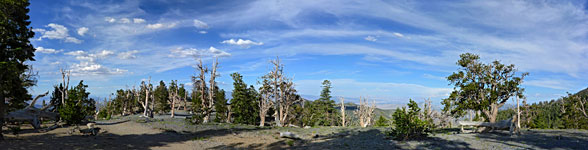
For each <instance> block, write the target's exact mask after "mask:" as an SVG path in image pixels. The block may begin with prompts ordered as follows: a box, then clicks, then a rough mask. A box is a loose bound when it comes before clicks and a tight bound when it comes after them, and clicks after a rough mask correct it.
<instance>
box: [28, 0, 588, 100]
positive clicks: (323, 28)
mask: <svg viewBox="0 0 588 150" xmlns="http://www.w3.org/2000/svg"><path fill="white" fill-rule="evenodd" d="M587 5H588V4H587V2H586V1H421V2H419V1H377V0H373V1H372V0H367V1H355V0H352V1H346V0H341V1H336V2H333V1H322V0H310V1H283V0H278V1H272V0H270V1H264V0H262V1H159V0H154V1H135V0H126V1H124V0H123V1H118V0H116V1H111V2H103V1H100V2H95V1H77V0H65V1H44V0H33V1H32V2H31V6H30V9H31V12H30V13H29V15H30V16H31V19H30V20H31V21H32V25H31V26H32V27H33V29H34V31H35V33H36V35H35V38H34V39H32V43H33V45H34V46H35V47H36V48H37V51H36V53H35V54H36V56H35V59H36V61H34V62H31V64H32V65H33V66H34V69H35V71H38V73H39V76H38V79H39V82H38V85H37V86H36V87H33V88H32V89H31V92H32V93H34V94H38V93H43V92H45V91H48V90H52V86H53V85H56V84H58V83H59V82H60V81H61V76H60V74H59V68H60V67H65V68H69V69H71V70H72V74H73V75H74V76H73V77H72V81H71V83H70V85H77V83H78V82H79V80H84V82H85V83H86V84H88V85H89V90H90V92H91V93H92V94H91V95H92V96H93V97H106V96H107V95H108V94H109V93H112V92H115V90H116V89H120V88H126V87H132V86H133V85H138V84H139V83H140V82H141V80H145V79H147V78H149V77H151V78H152V82H158V81H160V80H164V81H165V82H170V80H178V81H179V82H180V83H185V84H187V85H190V76H191V75H194V73H195V71H194V68H193V66H194V65H195V64H196V59H197V58H202V60H203V61H204V62H205V64H207V65H210V64H211V62H212V58H213V57H218V58H219V61H220V68H219V72H220V74H221V77H220V78H219V79H218V82H219V84H220V87H221V88H223V89H225V90H227V91H231V90H232V80H231V78H230V76H229V74H230V73H233V72H239V73H241V74H242V75H243V76H244V80H245V81H246V83H248V84H256V81H257V80H258V79H259V77H260V76H262V75H263V74H265V73H267V72H268V70H269V68H270V66H269V60H270V59H274V58H275V57H276V56H279V57H280V58H281V59H282V60H283V63H284V64H285V72H286V74H287V75H288V76H290V77H294V80H295V83H296V88H297V89H298V91H299V92H300V94H302V95H305V96H307V97H312V96H318V95H319V93H320V89H321V87H320V85H321V81H322V80H324V79H328V80H331V81H332V84H333V93H332V94H333V95H335V96H343V97H348V98H352V99H353V98H357V97H359V96H363V97H369V98H371V99H374V100H376V102H377V103H378V105H381V106H384V105H387V104H404V103H406V102H408V99H409V98H412V99H416V100H418V101H422V100H423V99H424V98H431V99H432V100H434V102H439V100H440V99H442V98H445V97H446V96H447V94H448V93H449V92H450V91H451V89H452V87H451V86H449V85H448V83H449V82H447V81H446V80H445V77H447V76H448V75H450V74H451V73H452V72H454V71H456V70H457V69H458V68H457V66H456V65H455V62H456V61H457V59H458V58H459V54H461V53H465V52H471V53H476V54H479V55H480V56H481V57H482V60H483V61H485V62H490V61H493V60H500V61H501V62H503V63H507V64H515V65H516V66H517V68H518V69H519V70H520V71H524V72H530V76H528V78H527V79H526V80H525V83H524V85H523V87H525V88H526V93H525V94H526V95H527V97H528V100H529V101H531V102H536V101H542V100H549V99H553V98H558V97H560V96H562V95H564V94H565V93H566V92H577V91H579V90H581V89H583V88H586V87H587V86H588V8H587Z"/></svg>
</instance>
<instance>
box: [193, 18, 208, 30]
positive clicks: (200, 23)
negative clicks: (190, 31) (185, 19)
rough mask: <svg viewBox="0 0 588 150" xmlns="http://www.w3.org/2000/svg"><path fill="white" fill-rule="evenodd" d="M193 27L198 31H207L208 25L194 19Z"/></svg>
mask: <svg viewBox="0 0 588 150" xmlns="http://www.w3.org/2000/svg"><path fill="white" fill-rule="evenodd" d="M194 26H195V27H196V28H198V29H208V24H206V23H205V22H203V21H200V20H198V19H194Z"/></svg>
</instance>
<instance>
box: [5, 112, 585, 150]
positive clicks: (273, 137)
mask: <svg viewBox="0 0 588 150" xmlns="http://www.w3.org/2000/svg"><path fill="white" fill-rule="evenodd" d="M96 126H97V127H99V128H101V131H100V133H99V134H98V135H96V136H88V135H82V134H80V133H79V132H77V131H75V132H72V129H74V127H71V126H70V127H62V128H57V129H54V130H51V131H47V132H42V131H40V130H33V129H32V128H31V127H29V126H23V127H22V128H23V130H22V131H21V132H20V134H18V136H17V135H13V134H12V133H9V132H8V131H7V129H6V128H5V129H4V131H5V132H4V135H5V138H6V139H7V140H5V141H1V142H0V149H586V147H588V131H585V130H524V131H523V134H522V135H519V136H510V135H508V133H507V132H495V133H485V134H476V133H472V134H457V133H455V131H456V130H451V129H449V130H443V131H438V132H436V134H434V135H432V136H431V137H430V138H428V139H426V140H421V141H408V142H400V141H395V140H391V139H390V138H389V137H386V136H385V135H384V134H383V131H385V130H387V128H342V127H318V128H310V129H304V128H270V127H256V126H248V125H235V124H206V125H191V124H189V123H187V122H185V121H184V119H180V118H174V119H171V118H160V119H145V118H139V117H137V116H130V117H124V118H119V119H114V120H108V121H98V122H97V125H96ZM80 128H87V127H86V126H80ZM286 131H288V132H292V133H295V134H297V135H298V136H299V139H287V138H280V137H279V132H286Z"/></svg>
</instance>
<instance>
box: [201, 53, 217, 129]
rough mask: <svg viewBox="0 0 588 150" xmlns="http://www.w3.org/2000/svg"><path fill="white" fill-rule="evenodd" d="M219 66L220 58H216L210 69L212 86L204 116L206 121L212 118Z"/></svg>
mask: <svg viewBox="0 0 588 150" xmlns="http://www.w3.org/2000/svg"><path fill="white" fill-rule="evenodd" d="M217 67H218V58H217V59H216V61H215V62H214V63H213V64H212V70H211V71H210V81H209V84H210V87H209V88H208V106H206V110H207V112H206V115H205V116H204V123H207V122H209V120H210V114H211V112H212V109H213V108H214V96H215V95H214V88H215V86H216V85H215V83H216V81H215V79H216V77H217V76H218V75H217V74H216V68H217Z"/></svg>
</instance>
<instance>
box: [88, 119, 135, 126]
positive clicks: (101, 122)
mask: <svg viewBox="0 0 588 150" xmlns="http://www.w3.org/2000/svg"><path fill="white" fill-rule="evenodd" d="M129 121H130V120H119V121H114V122H104V121H96V125H115V124H120V123H125V122H129Z"/></svg>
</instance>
